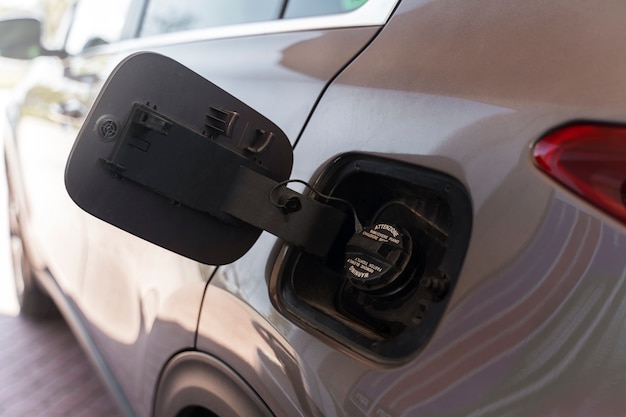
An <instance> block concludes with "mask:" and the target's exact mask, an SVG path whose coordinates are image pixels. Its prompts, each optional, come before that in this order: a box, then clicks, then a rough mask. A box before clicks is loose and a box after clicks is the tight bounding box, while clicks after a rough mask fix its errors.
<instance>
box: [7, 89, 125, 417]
mask: <svg viewBox="0 0 626 417" xmlns="http://www.w3.org/2000/svg"><path fill="white" fill-rule="evenodd" d="M1 102H2V96H1V95H0V104H1ZM0 108H1V105H0ZM1 145H2V143H1V142H0V146H1ZM0 149H1V148H0ZM0 155H1V153H0ZM4 174H5V171H4V160H3V158H0V417H79V416H85V417H86V416H89V417H117V416H118V415H119V413H118V412H117V410H116V409H115V406H114V405H113V403H112V401H111V399H110V398H109V396H108V394H107V393H106V392H105V390H104V389H103V387H102V385H101V383H100V380H99V379H98V378H97V376H96V374H95V373H94V371H93V369H92V368H91V366H90V364H89V363H88V362H87V359H86V358H85V356H84V354H83V352H82V351H81V349H80V347H79V346H78V343H77V342H76V340H75V339H74V336H73V335H72V334H71V332H70V331H69V329H68V327H67V325H66V324H65V322H64V321H63V320H60V319H57V320H52V321H44V322H32V321H29V320H26V319H23V318H21V317H20V316H19V315H18V305H17V301H16V299H15V289H14V285H13V281H12V278H11V277H12V270H11V269H10V268H11V262H10V257H9V244H8V240H9V239H8V237H9V228H8V218H7V217H8V215H7V190H6V179H5V176H4Z"/></svg>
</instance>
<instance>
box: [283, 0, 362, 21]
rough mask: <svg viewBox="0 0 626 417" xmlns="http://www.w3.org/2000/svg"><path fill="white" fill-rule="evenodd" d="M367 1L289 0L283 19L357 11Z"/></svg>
mask: <svg viewBox="0 0 626 417" xmlns="http://www.w3.org/2000/svg"><path fill="white" fill-rule="evenodd" d="M366 2H367V0H289V3H288V4H287V9H286V10H285V16H284V17H285V18H287V19H288V18H294V17H308V16H321V15H326V14H334V13H344V12H349V11H352V10H355V9H358V8H359V7H361V6H362V5H363V4H365V3H366Z"/></svg>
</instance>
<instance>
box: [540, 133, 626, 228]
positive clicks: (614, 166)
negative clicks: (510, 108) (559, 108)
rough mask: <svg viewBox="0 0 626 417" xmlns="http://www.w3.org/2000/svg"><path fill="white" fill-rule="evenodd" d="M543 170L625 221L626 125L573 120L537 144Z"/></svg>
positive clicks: (592, 202)
mask: <svg viewBox="0 0 626 417" xmlns="http://www.w3.org/2000/svg"><path fill="white" fill-rule="evenodd" d="M533 156H534V158H535V162H536V163H537V165H538V166H539V168H541V169H542V170H543V171H544V172H546V173H547V174H548V175H549V176H550V177H552V178H554V179H555V180H557V181H558V182H560V183H561V184H563V185H564V186H565V187H567V188H569V189H570V190H572V191H574V192H575V193H576V194H578V195H580V196H581V197H583V198H584V199H585V200H587V201H588V202H590V203H591V204H593V205H595V206H597V207H598V208H600V209H602V210H604V211H606V212H607V213H608V214H610V215H612V216H614V217H616V218H617V219H619V220H621V221H622V222H624V223H626V126H612V125H596V124H584V123H580V124H572V125H568V126H564V127H562V128H559V129H557V130H555V131H553V132H551V133H549V134H547V135H546V136H544V137H543V138H542V139H541V140H540V141H539V142H537V143H536V144H535V147H534V149H533Z"/></svg>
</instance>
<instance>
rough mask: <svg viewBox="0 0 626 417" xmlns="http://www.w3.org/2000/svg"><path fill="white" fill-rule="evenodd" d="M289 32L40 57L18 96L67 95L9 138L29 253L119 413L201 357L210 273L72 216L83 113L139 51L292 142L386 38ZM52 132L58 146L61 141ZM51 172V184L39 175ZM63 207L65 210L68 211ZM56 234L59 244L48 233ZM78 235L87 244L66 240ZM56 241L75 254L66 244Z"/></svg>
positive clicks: (134, 43) (207, 36)
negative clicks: (338, 79)
mask: <svg viewBox="0 0 626 417" xmlns="http://www.w3.org/2000/svg"><path fill="white" fill-rule="evenodd" d="M373 3H374V4H380V3H384V4H387V6H386V10H387V13H388V11H389V10H390V5H392V4H393V2H388V1H386V2H380V1H374V2H373ZM376 10H377V9H376ZM367 16H371V13H369V12H368V14H367ZM384 18H385V16H383V17H382V19H384ZM369 19H370V20H371V19H372V18H371V17H369ZM377 19H378V20H380V19H381V16H380V15H378V16H377ZM298 20H299V21H300V25H302V24H303V23H306V22H307V21H309V20H310V21H312V23H313V27H316V25H315V24H314V23H315V22H320V23H323V22H325V19H323V18H312V19H298ZM331 21H334V22H337V23H339V20H337V19H335V20H333V19H331ZM281 23H282V22H281ZM281 23H278V24H275V25H273V24H272V23H271V22H270V23H263V24H253V25H242V26H240V27H230V28H227V29H223V28H221V29H210V30H201V31H194V34H193V36H191V37H186V36H187V35H182V36H181V35H180V34H172V35H164V36H159V37H153V38H146V39H145V40H144V39H141V40H130V41H124V42H120V43H118V44H115V45H107V46H103V47H97V48H92V49H91V50H89V51H87V52H85V53H82V54H80V55H78V56H75V57H70V58H68V59H66V60H64V61H62V60H60V59H58V58H48V57H45V58H39V59H38V61H37V62H36V63H35V66H37V65H39V66H41V70H40V71H44V72H45V71H48V72H49V74H48V76H47V77H44V78H43V79H42V77H39V76H36V74H33V75H32V79H33V82H32V83H31V84H28V83H25V84H23V85H22V86H21V88H22V90H23V91H25V94H27V96H28V95H31V96H32V101H33V102H35V103H38V104H39V103H40V102H41V101H42V98H41V97H39V96H38V95H37V93H38V92H41V91H47V90H51V91H55V92H60V93H62V94H65V95H64V96H62V97H60V96H59V94H47V95H45V94H44V98H45V99H46V100H48V101H46V102H45V103H44V104H41V106H43V108H44V110H42V112H41V113H42V114H36V117H35V116H33V117H32V118H31V117H30V116H27V117H25V116H22V117H21V118H20V117H18V118H17V119H16V123H15V125H16V127H17V129H16V132H17V137H16V138H14V139H10V142H11V143H17V144H18V146H19V147H24V149H27V150H28V151H29V152H27V153H21V154H20V158H21V161H20V162H21V164H20V167H19V173H20V178H23V181H24V183H25V185H26V189H27V190H29V193H30V192H33V194H34V197H32V198H31V196H30V195H28V196H27V197H28V198H27V200H28V203H29V205H33V206H36V207H34V208H33V209H32V211H33V213H32V214H31V219H33V222H32V223H31V225H32V227H33V228H32V234H33V236H30V235H29V239H28V243H29V244H30V245H32V246H33V247H32V248H31V251H32V252H33V253H38V254H40V255H41V258H40V260H39V262H40V263H39V264H40V267H41V268H47V269H48V270H49V274H45V276H46V277H54V279H55V280H56V282H57V284H58V285H60V286H61V287H62V288H63V291H64V293H65V295H66V296H68V297H69V302H70V303H71V304H74V305H75V306H76V309H73V310H65V311H74V312H78V313H77V314H78V315H79V318H80V319H81V320H82V321H83V322H84V324H85V326H84V328H82V330H78V331H85V332H86V334H87V337H88V338H89V339H90V341H91V342H92V344H90V346H89V347H88V349H95V350H96V351H97V352H98V355H99V358H100V360H98V361H97V362H98V363H97V365H98V366H103V365H104V366H107V367H108V369H107V370H106V372H105V377H108V378H109V379H108V381H107V382H108V383H112V384H114V385H115V387H114V388H113V391H114V392H116V393H117V398H118V400H120V401H122V402H123V403H125V407H123V408H125V409H127V410H130V409H132V412H133V413H135V414H136V415H138V416H147V415H150V413H151V408H152V405H153V396H154V394H155V390H156V385H157V381H158V377H159V374H160V372H161V369H162V367H163V366H164V364H165V363H166V362H167V361H168V359H169V358H170V357H172V356H173V355H174V354H175V353H177V352H179V351H183V350H186V349H193V348H194V342H195V336H196V325H197V320H198V314H199V311H200V306H201V299H202V297H203V293H204V288H205V285H206V282H207V281H208V279H209V277H210V275H211V273H212V272H213V267H210V266H206V265H202V264H198V263H196V262H193V261H190V260H187V259H184V258H182V257H180V256H178V255H175V254H173V253H171V252H168V251H165V250H163V249H161V248H158V247H156V246H154V245H151V244H149V243H147V242H144V241H142V240H140V239H137V238H135V237H133V236H130V235H127V234H125V233H124V232H122V231H120V230H117V229H115V228H114V227H112V226H110V225H108V224H106V223H104V222H101V221H99V220H97V219H95V218H93V217H91V216H89V215H86V214H85V213H80V212H77V211H76V210H77V207H76V206H75V205H74V204H73V202H72V201H71V200H70V199H69V198H68V196H67V193H66V192H64V190H61V189H58V187H59V186H60V187H62V184H63V180H62V173H63V168H64V166H65V161H66V160H67V156H68V154H69V152H70V148H71V143H72V142H73V140H74V138H75V135H76V133H77V127H78V126H80V124H81V123H82V121H83V120H84V116H85V112H83V111H82V110H83V109H84V110H86V109H88V108H89V107H90V106H91V104H92V103H93V100H94V99H95V97H96V95H97V93H98V91H99V89H100V88H101V87H102V85H103V83H104V81H105V79H106V77H107V75H108V74H109V73H110V72H111V70H112V69H113V68H114V67H115V65H117V63H118V62H119V61H120V60H122V59H123V58H124V57H125V56H127V55H128V54H130V53H132V52H134V51H138V50H147V51H153V52H158V53H161V54H164V55H168V56H170V57H172V58H174V59H177V60H178V61H180V62H181V63H183V64H184V65H186V66H188V67H190V68H191V69H192V70H194V71H196V72H198V73H199V74H201V75H202V76H204V77H206V78H209V79H211V80H212V81H213V82H215V83H216V84H218V85H219V86H221V87H222V88H224V89H226V90H228V91H229V92H231V93H232V94H235V95H237V96H238V97H239V98H240V99H242V100H246V101H247V103H248V104H249V105H251V106H253V107H255V108H256V109H257V110H258V111H261V112H262V113H265V114H266V115H267V116H269V117H271V118H272V119H273V120H274V121H276V123H278V124H279V125H281V128H282V129H284V130H285V131H286V132H287V133H288V135H289V137H290V139H291V140H292V141H294V142H295V140H296V138H297V137H298V135H299V134H300V131H301V130H302V127H303V125H304V124H305V121H306V119H307V117H308V114H309V113H310V111H311V109H312V108H313V107H314V105H315V103H316V101H317V99H318V97H319V95H320V94H321V92H322V91H323V90H324V88H325V86H326V84H327V83H328V82H329V80H330V79H332V78H333V77H334V76H335V75H336V74H337V73H338V72H339V71H340V70H341V69H342V68H343V67H344V65H345V64H346V63H347V62H348V61H349V60H350V58H351V57H352V56H354V55H356V54H357V53H358V52H359V51H360V50H361V49H362V48H363V47H364V46H365V45H366V44H367V43H368V42H369V40H370V39H371V38H372V37H373V36H374V35H375V33H376V32H377V31H378V27H377V26H369V25H371V22H370V23H369V24H368V26H365V27H348V28H345V29H341V28H337V27H336V26H334V25H332V24H328V23H324V25H326V27H331V28H332V29H324V30H317V29H315V30H310V31H304V30H298V31H293V27H294V26H293V24H291V23H289V24H288V25H285V24H282V25H281ZM324 25H322V27H324ZM251 28H257V31H258V33H260V35H259V36H252V34H254V31H252V30H251ZM272 28H273V29H272ZM276 32H278V33H276ZM244 35H245V36H244ZM198 50H202V51H203V53H202V54H199V53H198ZM213 57H215V58H213ZM294 61H295V62H297V63H298V64H299V65H303V64H304V65H306V67H307V68H308V69H309V70H311V71H312V74H302V73H301V71H300V70H299V69H296V70H294V69H292V68H291V67H292V66H293V65H292V64H293V62H294ZM155 88H158V86H155ZM68 91H69V93H68ZM68 94H70V95H69V96H66V95H68ZM17 101H19V100H17ZM68 102H70V103H75V102H76V103H78V106H77V107H79V110H80V111H79V112H78V113H76V114H72V115H71V117H70V116H68V115H59V114H56V115H55V114H52V115H51V114H50V111H51V109H52V110H55V109H56V110H58V111H61V112H65V113H68V112H67V111H66V110H64V109H63V108H62V106H63V105H64V104H66V103H68ZM80 106H83V107H80ZM35 129H43V130H41V131H40V130H37V131H35ZM55 132H58V136H60V137H61V138H56V136H55V135H57V133H55ZM24 135H28V136H24ZM52 140H55V141H56V142H55V144H54V145H53V146H56V147H55V148H54V152H50V150H49V149H48V146H50V145H51V144H52ZM59 143H64V144H65V145H64V146H61V145H60V144H59ZM27 147H28V148H27ZM20 150H21V149H20ZM35 151H37V152H35ZM52 158H54V160H53V161H52V160H51V159H52ZM9 159H13V157H12V156H10V157H9ZM48 159H50V160H51V161H47V160H48ZM48 165H49V166H50V170H51V171H53V172H54V174H49V173H48V171H41V170H39V167H40V166H48ZM51 182H54V186H52V185H50V183H51ZM31 190H32V191H31ZM42 190H43V191H44V192H42ZM49 193H54V195H49ZM42 200H43V201H42ZM56 200H59V201H61V202H62V203H63V204H65V206H64V207H63V208H61V206H60V204H61V203H59V204H56V203H54V201H56ZM57 206H58V208H59V209H60V210H61V216H64V215H66V216H67V220H68V222H71V223H69V224H63V223H61V222H60V221H59V217H57V215H56V214H55V216H49V215H47V212H46V211H45V210H46V207H49V208H55V209H56V208H57ZM48 229H51V230H53V231H54V232H55V233H56V234H52V232H50V233H44V232H46V231H47V230H48ZM28 230H31V229H28ZM73 233H76V236H77V239H78V238H80V239H82V240H80V241H78V240H76V241H74V240H70V236H71V235H73ZM60 241H61V242H67V244H64V245H59V244H58V242H60ZM72 242H73V243H72ZM47 248H50V249H47ZM70 249H71V250H70ZM55 251H56V252H55ZM57 252H60V254H62V255H65V258H64V257H63V256H60V254H59V253H57ZM49 257H52V258H54V260H51V259H49ZM58 259H61V260H62V259H67V262H68V264H57V263H56V262H58ZM105 364H106V365H105ZM122 393H123V394H122ZM128 412H131V411H128Z"/></svg>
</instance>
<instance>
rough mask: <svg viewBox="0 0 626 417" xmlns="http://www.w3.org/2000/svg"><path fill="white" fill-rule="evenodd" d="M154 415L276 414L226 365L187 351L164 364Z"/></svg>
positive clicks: (223, 416) (219, 416)
mask: <svg viewBox="0 0 626 417" xmlns="http://www.w3.org/2000/svg"><path fill="white" fill-rule="evenodd" d="M152 415H153V416H154V417H187V416H194V417H213V416H215V417H238V416H243V415H258V416H264V417H266V416H267V417H270V416H273V414H272V412H271V411H270V410H269V408H268V407H267V405H266V404H265V403H264V402H263V401H262V400H261V398H260V397H259V396H258V395H257V394H256V392H255V391H254V390H253V389H252V387H250V386H249V385H248V384H247V383H246V382H245V380H244V379H243V378H241V377H240V376H239V375H238V374H237V373H236V372H235V371H234V370H233V369H231V368H230V367H229V366H228V365H227V364H225V363H224V362H222V361H221V360H219V359H217V358H216V357H214V356H211V355H209V354H206V353H202V352H198V351H185V352H181V353H179V354H177V355H176V356H174V357H173V358H172V359H170V361H169V362H168V363H167V364H166V365H165V367H164V369H163V371H162V372H161V376H160V378H159V383H158V385H157V390H156V396H155V401H154V410H153V413H152Z"/></svg>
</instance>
